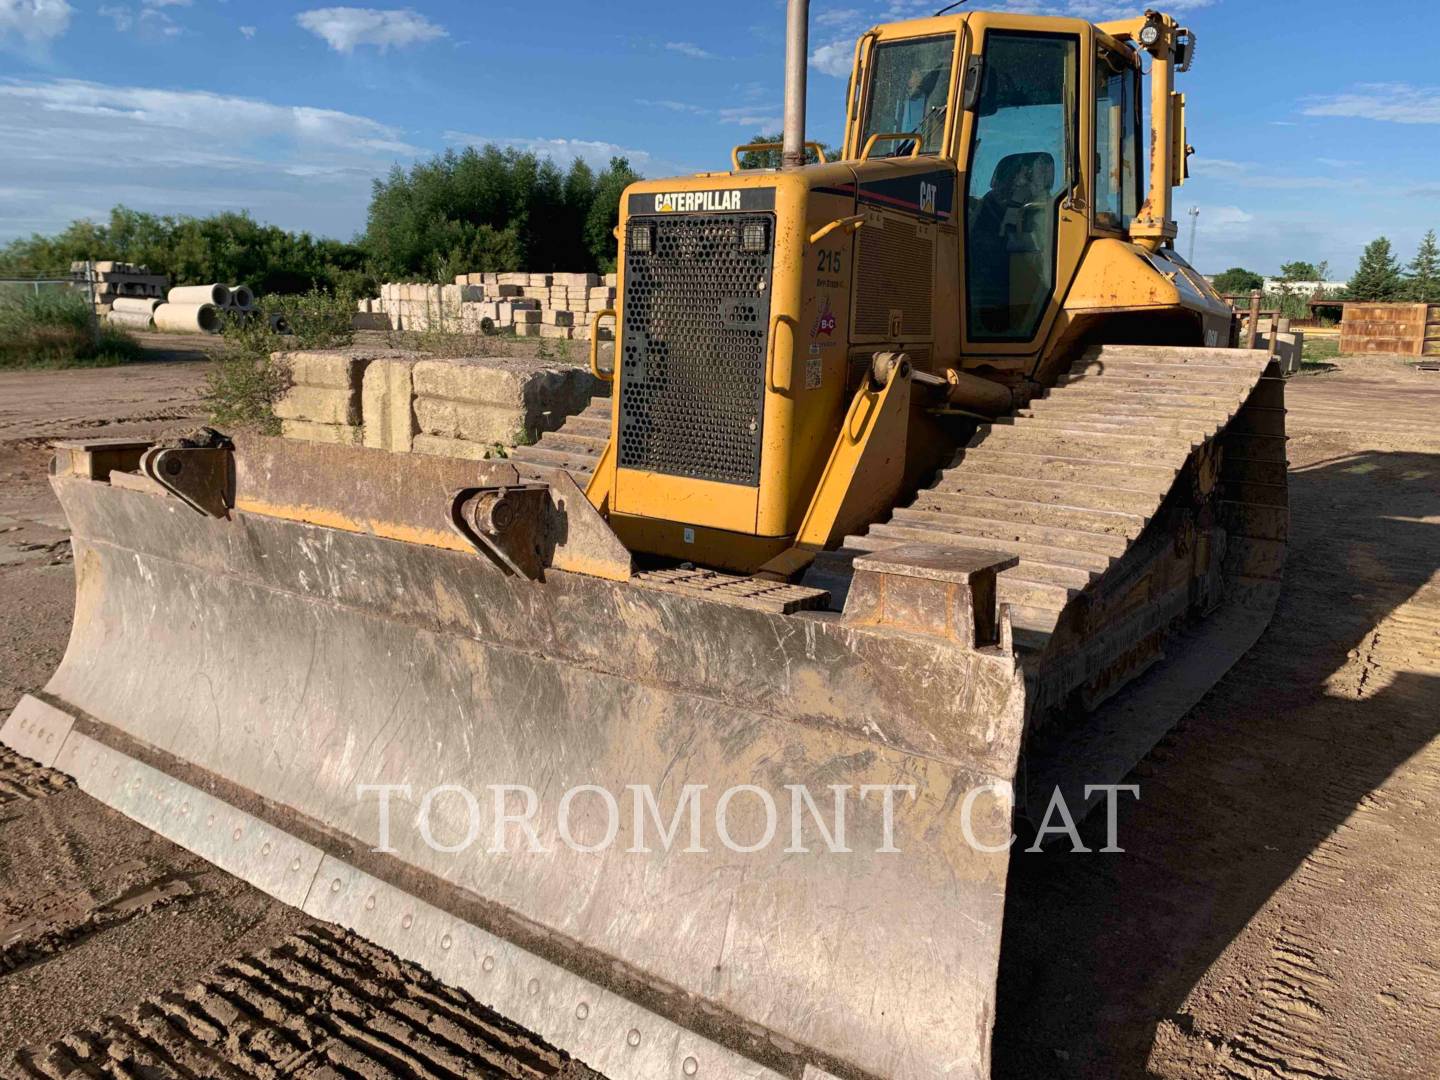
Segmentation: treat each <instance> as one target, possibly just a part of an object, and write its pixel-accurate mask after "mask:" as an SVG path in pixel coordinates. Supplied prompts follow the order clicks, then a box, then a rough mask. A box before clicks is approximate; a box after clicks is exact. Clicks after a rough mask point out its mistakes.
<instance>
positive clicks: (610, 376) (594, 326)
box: [590, 308, 620, 382]
mask: <svg viewBox="0 0 1440 1080" xmlns="http://www.w3.org/2000/svg"><path fill="white" fill-rule="evenodd" d="M606 315H609V316H610V317H611V318H612V319H618V318H619V316H618V315H617V314H616V313H615V309H614V308H606V309H605V310H604V311H597V312H596V313H595V314H594V315H593V316H591V319H590V374H592V375H594V376H595V377H596V378H597V379H599V380H600V381H601V382H614V381H615V369H614V368H613V367H612V368H611V369H610V370H609V371H601V370H600V320H601V319H603V318H605V316H606ZM617 329H618V327H617ZM615 336H616V337H617V338H618V337H619V336H620V335H619V334H616V335H615Z"/></svg>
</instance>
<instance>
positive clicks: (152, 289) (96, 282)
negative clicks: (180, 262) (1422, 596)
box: [70, 259, 170, 315]
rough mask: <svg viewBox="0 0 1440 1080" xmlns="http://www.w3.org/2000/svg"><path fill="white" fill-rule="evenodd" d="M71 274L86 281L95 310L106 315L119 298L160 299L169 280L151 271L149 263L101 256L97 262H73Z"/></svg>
mask: <svg viewBox="0 0 1440 1080" xmlns="http://www.w3.org/2000/svg"><path fill="white" fill-rule="evenodd" d="M70 276H71V277H72V278H73V279H75V280H76V281H78V282H84V281H88V282H90V283H91V285H92V286H93V288H94V290H95V313H96V314H97V315H107V314H109V313H110V311H111V309H112V308H113V307H114V304H115V301H116V300H118V299H120V298H121V297H129V298H132V299H141V300H150V299H163V298H164V296H165V290H166V289H167V288H168V287H169V284H170V279H169V278H167V277H166V276H165V275H164V274H155V273H151V271H150V268H149V267H148V266H136V265H135V264H134V263H127V262H116V261H115V260H113V259H102V260H100V261H99V262H72V263H71V264H70Z"/></svg>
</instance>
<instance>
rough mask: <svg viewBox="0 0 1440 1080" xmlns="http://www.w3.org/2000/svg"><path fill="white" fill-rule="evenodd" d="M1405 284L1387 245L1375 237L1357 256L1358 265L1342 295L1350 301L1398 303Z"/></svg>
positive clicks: (1392, 253) (1387, 243) (1385, 240)
mask: <svg viewBox="0 0 1440 1080" xmlns="http://www.w3.org/2000/svg"><path fill="white" fill-rule="evenodd" d="M1404 287H1405V280H1404V278H1402V277H1401V275H1400V263H1399V261H1398V260H1397V259H1396V258H1395V253H1394V252H1393V251H1391V250H1390V241H1389V240H1387V239H1386V238H1385V237H1383V236H1381V237H1377V238H1376V239H1374V240H1372V241H1370V243H1369V244H1367V245H1366V247H1365V251H1364V254H1362V255H1361V256H1360V265H1359V266H1358V267H1356V268H1355V276H1354V277H1352V278H1351V279H1350V282H1349V284H1348V285H1346V286H1345V291H1346V294H1347V295H1348V297H1349V298H1350V299H1351V300H1375V301H1381V302H1384V301H1387V300H1397V299H1399V297H1400V295H1401V294H1402V292H1403V291H1404Z"/></svg>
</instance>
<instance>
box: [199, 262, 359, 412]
mask: <svg viewBox="0 0 1440 1080" xmlns="http://www.w3.org/2000/svg"><path fill="white" fill-rule="evenodd" d="M354 307H355V304H354V301H353V300H352V299H351V298H350V297H349V296H347V295H345V294H343V293H342V294H333V293H326V292H320V291H318V290H312V291H310V292H308V293H300V294H297V295H294V296H267V297H263V298H262V299H261V300H260V302H259V305H258V306H257V308H256V310H255V311H253V312H249V313H245V314H240V313H238V312H237V313H230V314H228V315H227V316H226V321H225V326H224V329H223V331H222V335H221V345H220V347H219V348H218V349H216V350H215V351H214V352H213V353H212V354H211V357H210V359H211V361H212V363H211V367H210V371H209V372H208V373H207V374H206V377H205V389H204V392H203V394H202V397H203V399H204V401H205V404H206V406H207V407H208V408H209V410H210V420H211V422H212V423H214V424H217V425H219V426H221V427H227V428H232V429H233V428H241V429H248V430H254V431H259V432H261V433H263V434H266V435H278V434H279V433H280V421H279V420H277V419H276V417H275V402H276V401H277V400H279V398H280V397H281V395H283V394H284V393H285V391H286V390H288V389H289V387H290V369H289V365H288V364H287V363H286V362H285V359H284V354H285V353H286V352H293V351H296V350H301V349H335V348H341V347H343V346H345V345H349V344H350V343H351V342H352V341H353V340H354V337H355V332H354V330H353V329H351V313H352V312H353V311H354Z"/></svg>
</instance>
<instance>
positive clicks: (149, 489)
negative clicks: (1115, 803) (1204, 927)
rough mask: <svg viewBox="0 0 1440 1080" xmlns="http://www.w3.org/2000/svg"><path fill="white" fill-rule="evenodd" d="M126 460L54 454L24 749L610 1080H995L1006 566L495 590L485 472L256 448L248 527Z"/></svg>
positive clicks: (1021, 699) (997, 560)
mask: <svg viewBox="0 0 1440 1080" xmlns="http://www.w3.org/2000/svg"><path fill="white" fill-rule="evenodd" d="M77 454H78V451H77ZM129 475H130V474H129V473H123V472H121V471H119V470H116V471H115V472H114V474H113V475H111V474H110V473H108V472H103V471H99V470H95V469H90V470H89V471H86V470H82V469H78V468H66V467H65V466H64V464H63V463H60V464H59V465H58V466H57V469H56V471H55V475H54V477H53V483H54V487H55V490H56V492H57V494H58V496H59V498H60V501H61V502H62V504H63V506H64V509H65V512H66V514H67V516H68V518H69V520H70V524H71V527H72V530H73V538H74V550H75V567H76V582H77V602H76V612H75V622H74V629H73V632H72V637H71V640H70V644H69V648H68V650H67V652H66V655H65V659H64V661H63V662H62V664H61V666H60V668H59V670H58V671H57V672H56V673H55V676H54V678H52V679H51V681H50V682H49V683H48V684H47V686H46V688H45V690H44V691H43V693H41V694H40V695H38V696H36V697H29V698H26V699H25V700H24V701H22V703H21V704H20V706H19V707H17V709H16V710H15V712H14V713H13V715H12V716H11V717H10V718H9V720H8V722H7V723H6V725H5V727H4V729H3V732H0V737H3V739H4V741H6V742H7V743H9V744H10V745H12V746H14V747H16V748H17V749H19V750H21V751H22V752H25V753H27V754H29V755H31V756H33V757H36V758H38V759H40V760H42V761H44V762H46V763H48V764H53V765H54V766H56V767H57V768H59V769H61V770H63V771H65V772H67V773H70V774H71V775H73V776H75V777H76V779H77V780H78V782H79V784H80V786H81V787H82V788H83V789H84V790H86V791H88V792H90V793H91V794H92V795H94V796H95V797H96V798H98V799H100V800H101V801H102V802H105V803H106V804H108V805H110V806H112V807H115V808H117V809H118V810H120V811H122V812H124V813H126V814H128V815H130V816H131V817H133V818H135V819H136V820H138V821H140V822H142V823H144V824H145V825H147V826H148V827H150V828H152V829H154V830H155V831H157V832H159V833H161V834H163V835H165V836H166V837H168V838H170V839H171V840H173V841H175V842H177V843H179V844H180V845H182V846H184V847H186V848H188V849H190V850H192V851H195V852H197V853H198V854H200V855H202V856H204V857H205V858H207V859H209V860H211V861H212V862H214V863H216V864H217V865H219V866H220V867H222V868H224V869H226V870H228V871H230V872H231V873H234V874H236V875H238V876H240V877H242V878H244V879H246V880H247V881H250V882H252V883H254V884H255V885H257V886H259V887H260V888H262V889H264V890H266V891H268V892H269V893H271V894H272V895H274V896H276V897H279V898H280V899H282V900H284V901H285V902H287V903H291V904H294V905H296V906H297V907H300V908H302V909H304V910H305V911H306V912H309V913H311V914H312V915H314V916H316V917H319V918H322V919H327V920H331V921H333V922H336V923H338V924H341V925H343V926H346V927H349V928H351V929H354V930H355V931H357V932H359V933H361V934H363V935H365V936H367V937H369V938H370V939H372V940H374V941H375V942H377V943H378V944H380V945H382V946H384V947H386V948H389V949H391V950H393V951H395V952H396V953H398V954H400V955H402V956H405V957H408V958H410V959H413V960H415V961H417V962H419V963H421V964H422V965H424V966H425V967H427V968H429V969H430V970H431V971H433V972H434V973H435V974H436V975H437V976H438V977H439V978H441V979H443V980H446V981H448V982H451V983H453V984H456V985H459V986H461V987H463V988H465V989H466V990H468V991H469V992H470V993H472V994H473V995H474V996H475V997H476V998H477V999H478V1000H480V1001H481V1002H483V1003H484V1004H486V1005H488V1006H490V1007H492V1008H494V1009H496V1010H497V1011H498V1012H500V1013H502V1014H503V1015H505V1016H508V1017H510V1018H511V1019H512V1020H515V1021H517V1022H519V1023H521V1024H524V1025H525V1026H527V1027H529V1028H530V1029H532V1030H533V1031H535V1032H536V1033H537V1034H538V1035H539V1036H541V1037H542V1038H544V1039H546V1040H547V1041H549V1042H551V1043H552V1044H555V1045H557V1046H558V1047H560V1048H562V1049H564V1050H566V1051H568V1052H570V1053H571V1054H572V1055H574V1056H575V1057H576V1058H578V1059H579V1060H581V1061H583V1062H585V1063H586V1064H588V1065H589V1066H591V1067H592V1068H594V1069H596V1070H598V1071H599V1072H601V1073H602V1074H604V1075H605V1076H607V1077H611V1078H614V1080H621V1078H637V1080H639V1078H644V1080H653V1078H656V1077H666V1076H676V1077H687V1076H699V1077H702V1078H703V1077H707V1076H710V1077H792V1078H797V1080H798V1078H800V1077H802V1076H805V1077H811V1078H813V1077H818V1076H824V1075H835V1076H842V1077H857V1076H866V1077H894V1078H918V1077H930V1076H937V1075H939V1076H953V1077H966V1078H970V1077H983V1076H986V1075H988V1071H989V1037H990V1030H991V1024H992V1017H993V1011H994V985H995V977H996V969H997V961H998V953H999V946H1000V923H1001V916H1002V911H1003V906H1004V889H1005V875H1006V866H1007V860H1008V852H1007V849H1006V844H1005V841H1006V839H1007V838H1008V837H1009V833H1010V825H1011V817H1012V805H1011V802H1012V800H1011V798H1010V797H1009V795H1008V791H1007V785H1008V784H1009V783H1010V782H1011V781H1012V780H1013V777H1014V775H1015V769H1016V761H1017V756H1018V753H1019V750H1020V744H1021V739H1022V735H1023V732H1024V728H1025V721H1026V695H1025V689H1024V682H1023V678H1022V675H1021V672H1020V670H1019V669H1018V667H1017V665H1016V663H1015V659H1014V657H1013V655H1012V653H1011V649H1010V635H1009V626H1008V622H1007V621H1006V619H1005V617H1004V614H1003V612H1001V613H999V617H998V618H997V611H996V609H995V606H994V589H995V574H996V572H997V571H998V570H999V569H1002V568H1003V567H1005V566H1009V565H1011V564H1012V563H1013V562H1014V560H1013V558H1011V557H1009V556H1004V555H994V554H993V553H991V552H987V551H986V550H984V549H983V547H982V546H971V547H965V548H960V547H955V546H953V545H952V546H951V547H950V548H943V547H933V546H932V547H925V548H921V549H919V550H915V549H909V550H901V551H896V552H888V553H886V557H885V558H884V559H877V560H876V561H875V562H874V563H873V565H869V566H867V564H865V563H864V562H863V561H862V562H861V563H860V564H859V565H858V566H857V567H856V570H855V575H854V582H853V584H852V587H851V590H850V603H849V605H848V606H847V610H846V612H845V613H843V614H842V613H836V612H830V611H824V610H806V608H807V607H813V606H814V605H815V604H816V603H820V602H823V600H824V594H823V593H819V592H817V591H816V590H812V589H806V588H801V587H798V586H794V585H785V584H776V583H773V582H755V581H751V580H749V579H737V578H733V577H726V576H722V575H706V574H702V573H699V572H694V573H691V572H686V571H674V572H664V573H660V574H657V575H653V576H652V574H649V573H645V572H642V573H638V574H636V575H635V576H634V578H633V579H632V580H630V581H628V582H619V581H610V580H603V579H600V578H596V577H592V576H587V575H579V574H574V573H568V572H565V571H561V570H557V569H554V568H551V569H548V570H547V571H546V572H545V575H544V578H545V580H544V581H543V582H538V581H532V580H530V579H529V578H527V577H526V576H524V575H520V574H508V573H506V572H504V571H503V570H502V569H501V568H499V567H498V566H496V565H495V564H494V563H493V562H491V561H490V560H488V559H486V558H482V557H481V556H479V555H477V554H476V553H475V552H474V551H473V550H471V549H470V547H469V545H468V544H467V543H466V542H465V541H464V540H463V539H462V538H460V537H458V536H456V535H455V533H454V532H453V531H451V529H450V527H449V524H448V522H447V516H448V515H449V513H450V510H451V502H450V495H451V494H452V493H454V492H456V491H459V490H461V489H465V488H479V487H488V486H492V485H493V484H494V483H495V482H497V481H498V480H503V476H502V475H501V473H500V472H497V471H495V470H492V469H491V468H490V466H489V463H474V462H460V461H445V460H441V459H427V458H423V457H418V456H411V455H396V454H389V453H387V452H385V451H375V450H365V449H357V448H336V447H323V448H317V447H312V446H307V445H305V444H299V443H288V442H284V441H281V440H254V441H251V442H248V443H246V442H242V443H240V445H239V446H238V447H237V449H236V452H235V469H234V485H235V490H234V494H233V505H232V506H230V507H229V510H228V515H227V516H226V517H215V516H211V515H209V514H203V513H196V512H195V511H194V510H193V509H192V508H191V506H189V505H187V504H186V503H185V502H182V500H181V499H180V498H179V497H177V496H176V495H175V494H174V493H172V492H171V491H169V490H167V489H166V488H164V487H163V486H162V485H158V484H152V483H144V484H141V483H131V482H129V481H128V480H122V477H125V476H129ZM362 478H363V483H362V482H359V481H360V480H361V479H362ZM977 603H978V604H979V605H980V607H978V608H977V607H976V604H977ZM377 785H378V786H384V788H385V792H384V793H383V798H388V809H389V812H388V820H386V818H385V817H384V816H383V815H382V811H381V807H382V792H381V791H380V790H378V789H377ZM460 789H463V791H462V790H460ZM797 789H798V790H797ZM527 792H529V793H533V796H534V802H535V804H536V812H535V813H534V814H533V816H530V817H529V818H527V820H528V822H529V824H530V825H531V827H533V830H534V833H533V839H532V838H531V836H529V835H528V834H527V832H526V829H525V827H524V826H522V825H518V824H515V823H514V822H511V823H510V824H509V825H506V823H505V822H504V821H503V820H502V815H501V811H502V810H503V811H504V813H505V814H512V815H516V816H521V817H524V812H525V810H526V809H527V801H528V799H529V796H528V795H527ZM802 792H803V794H802ZM467 793H468V794H467ZM471 796H473V798H474V802H473V803H471V802H470V801H469V799H470V797H471ZM647 797H649V798H653V800H654V805H653V807H652V806H650V805H648V804H647V802H646V799H647ZM687 797H689V798H690V799H691V800H692V801H691V803H690V804H689V805H694V806H697V807H698V816H697V817H696V818H694V819H693V820H694V825H693V831H692V818H691V817H690V814H689V812H688V810H687V809H686V803H685V799H686V798H687ZM611 798H613V799H614V800H615V801H616V802H617V803H618V806H619V812H618V813H617V814H615V815H614V816H613V817H612V815H610V813H609V812H608V810H607V805H608V802H609V800H610V799H611ZM807 798H808V799H809V800H812V801H813V804H814V805H813V807H812V806H810V805H809V804H808V803H807V802H806V799H807ZM837 802H843V808H844V823H843V835H842V834H841V825H840V817H839V813H838V811H837V809H836V807H837ZM797 806H798V807H799V812H798V813H797V812H796V808H797ZM637 807H638V808H639V810H638V812H639V814H640V818H639V820H638V824H637V819H636V817H635V814H636V813H637V810H636V808H637ZM677 810H678V811H680V812H678V813H677ZM772 810H773V814H772ZM567 815H568V816H567ZM612 823H613V824H614V825H615V828H614V830H613V835H607V834H610V833H611V832H612V831H611V830H610V828H609V827H610V825H611V824H612ZM822 824H823V826H824V827H825V828H824V829H822V828H821V825H822ZM497 825H498V826H500V829H501V831H500V835H499V837H497V836H496V835H495V830H496V827H497ZM772 826H773V827H772ZM967 826H968V830H969V832H970V836H969V837H967V836H966V831H967ZM669 829H673V830H674V831H673V832H672V833H671V836H670V839H668V840H667V839H666V838H665V837H664V836H663V835H662V833H663V832H664V831H665V830H669ZM825 830H828V831H829V833H831V834H833V837H834V839H835V840H838V843H832V841H831V838H830V837H827V836H826V832H825ZM607 840H608V841H609V842H608V843H607ZM972 840H973V843H972Z"/></svg>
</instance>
